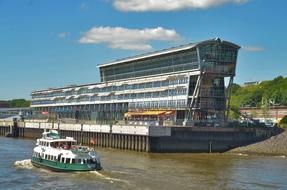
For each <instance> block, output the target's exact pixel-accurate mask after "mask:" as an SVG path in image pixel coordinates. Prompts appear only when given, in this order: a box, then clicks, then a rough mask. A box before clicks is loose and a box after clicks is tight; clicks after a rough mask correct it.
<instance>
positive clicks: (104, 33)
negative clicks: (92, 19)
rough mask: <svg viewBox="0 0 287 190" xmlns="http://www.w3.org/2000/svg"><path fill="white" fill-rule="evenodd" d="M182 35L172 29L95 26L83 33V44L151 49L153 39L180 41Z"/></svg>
mask: <svg viewBox="0 0 287 190" xmlns="http://www.w3.org/2000/svg"><path fill="white" fill-rule="evenodd" d="M178 40H180V36H179V35H178V34H177V33H176V31H175V30H172V29H164V28H162V27H157V28H145V29H128V28H122V27H102V26H101V27H93V28H91V29H90V30H89V31H87V32H85V33H83V34H82V37H81V38H80V40H79V42H80V43H82V44H100V43H103V44H107V46H108V47H110V48H115V49H125V50H150V49H152V46H151V45H150V42H151V41H178Z"/></svg>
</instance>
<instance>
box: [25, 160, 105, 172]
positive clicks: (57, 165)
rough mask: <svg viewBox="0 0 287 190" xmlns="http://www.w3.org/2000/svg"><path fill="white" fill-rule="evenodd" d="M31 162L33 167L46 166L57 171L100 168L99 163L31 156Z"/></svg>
mask: <svg viewBox="0 0 287 190" xmlns="http://www.w3.org/2000/svg"><path fill="white" fill-rule="evenodd" d="M31 162H32V164H33V165H34V166H35V167H41V168H47V169H50V170H52V171H57V172H73V171H94V170H101V169H102V167H101V165H100V164H98V163H96V164H67V163H60V162H58V161H51V160H45V159H42V158H38V157H32V159H31Z"/></svg>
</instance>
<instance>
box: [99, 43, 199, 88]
mask: <svg viewBox="0 0 287 190" xmlns="http://www.w3.org/2000/svg"><path fill="white" fill-rule="evenodd" d="M193 69H198V56H197V51H196V48H193V49H190V50H186V51H183V52H176V53H170V54H165V55H161V56H156V57H152V58H148V59H145V60H140V61H131V62H126V63H121V64H116V65H110V66H104V67H101V68H100V72H101V80H102V82H106V81H112V80H120V79H127V78H135V77H143V76H150V75H156V74H165V73H172V72H178V71H186V70H193Z"/></svg>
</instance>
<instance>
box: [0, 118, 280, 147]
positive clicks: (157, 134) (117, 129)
mask: <svg viewBox="0 0 287 190" xmlns="http://www.w3.org/2000/svg"><path fill="white" fill-rule="evenodd" d="M14 125H16V126H14ZM45 129H56V130H58V131H59V132H60V134H61V136H62V137H66V136H69V137H74V138H75V139H77V141H78V142H79V143H81V144H85V145H90V146H101V147H111V148H117V149H124V150H133V151H144V152H225V151H227V150H230V149H233V148H236V147H240V146H244V145H248V144H251V143H254V142H258V141H262V140H264V139H267V138H269V137H271V136H273V135H276V134H278V133H280V132H281V131H280V129H278V128H222V127H217V128H214V127H160V126H132V125H88V124H66V123H41V122H18V123H13V122H1V121H0V135H2V136H4V135H6V134H7V133H13V136H16V137H20V138H21V137H22V138H33V139H36V138H40V137H41V134H42V133H43V132H44V130H45Z"/></svg>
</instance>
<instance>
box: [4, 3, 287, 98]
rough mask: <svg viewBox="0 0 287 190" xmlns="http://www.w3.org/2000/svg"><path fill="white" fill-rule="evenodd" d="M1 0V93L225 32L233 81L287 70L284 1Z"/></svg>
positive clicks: (85, 78) (90, 75) (76, 78)
mask: <svg viewBox="0 0 287 190" xmlns="http://www.w3.org/2000/svg"><path fill="white" fill-rule="evenodd" d="M166 1H169V0H158V1H157V3H156V4H152V3H151V1H150V0H146V1H141V0H86V1H81V0H49V1H42V0H0V66H1V67H0V99H12V98H27V99H30V93H31V91H33V90H37V89H45V88H49V87H61V86H65V85H70V84H85V83H93V82H98V81H99V72H98V68H97V65H98V64H100V63H106V62H109V61H112V60H114V59H118V58H123V57H126V56H131V55H136V54H140V53H144V52H147V51H153V50H159V49H162V48H167V47H171V46H175V45H180V44H185V43H190V42H197V41H200V40H206V39H211V38H214V37H217V36H218V37H220V38H222V39H224V40H228V41H232V42H234V43H236V44H238V45H240V46H242V47H243V48H242V49H241V50H240V52H239V57H238V66H237V75H236V79H235V82H237V83H243V82H244V81H250V80H252V81H254V80H265V79H272V78H274V77H276V76H278V75H282V76H285V77H286V75H287V63H286V60H287V53H286V52H287V48H286V45H285V44H287V37H286V34H287V11H286V7H287V1H285V0H276V1H267V0H202V1H198V0H170V1H169V3H167V2H166Z"/></svg>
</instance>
